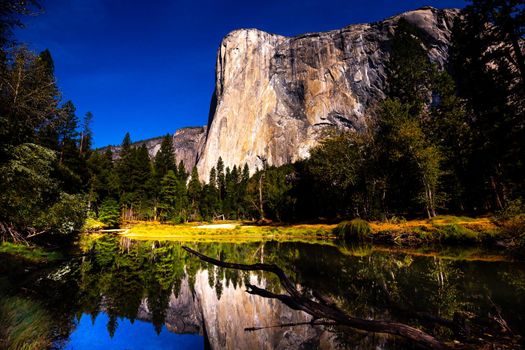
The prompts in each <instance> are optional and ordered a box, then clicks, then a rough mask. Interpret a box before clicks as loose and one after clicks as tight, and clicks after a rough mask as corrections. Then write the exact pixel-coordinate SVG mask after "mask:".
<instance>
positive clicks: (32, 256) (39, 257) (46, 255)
mask: <svg viewBox="0 0 525 350" xmlns="http://www.w3.org/2000/svg"><path fill="white" fill-rule="evenodd" d="M0 254H9V255H13V256H16V257H19V258H23V259H26V260H29V261H31V262H34V263H43V262H49V261H54V260H58V259H61V258H62V254H60V253H59V252H50V251H47V250H44V249H42V248H40V247H36V246H26V245H22V244H14V243H10V242H3V243H1V244H0Z"/></svg>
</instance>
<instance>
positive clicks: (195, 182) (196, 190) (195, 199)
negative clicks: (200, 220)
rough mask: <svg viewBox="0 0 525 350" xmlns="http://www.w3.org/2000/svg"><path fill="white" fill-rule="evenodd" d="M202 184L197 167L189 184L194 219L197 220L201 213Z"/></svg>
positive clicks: (192, 172) (189, 196)
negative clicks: (199, 212)
mask: <svg viewBox="0 0 525 350" xmlns="http://www.w3.org/2000/svg"><path fill="white" fill-rule="evenodd" d="M201 191H202V184H201V182H200V180H199V173H198V172H197V167H196V166H194V167H193V170H192V171H191V176H190V182H189V183H188V199H189V201H190V202H189V204H190V210H191V217H192V219H194V220H195V219H196V218H197V215H198V211H199V199H200V198H201Z"/></svg>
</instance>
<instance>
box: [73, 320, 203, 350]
mask: <svg viewBox="0 0 525 350" xmlns="http://www.w3.org/2000/svg"><path fill="white" fill-rule="evenodd" d="M109 322H110V320H109V316H108V315H107V314H106V313H100V314H99V315H98V316H97V317H96V319H94V320H93V319H92V317H90V316H89V315H87V314H84V315H82V317H81V318H80V320H79V321H78V324H77V326H76V329H75V331H74V332H73V333H72V334H71V336H70V337H69V342H68V343H67V344H66V345H65V347H64V349H66V350H96V349H129V350H131V349H143V350H146V349H166V350H168V349H202V348H203V347H204V338H203V337H202V336H199V335H193V334H176V333H173V332H168V331H167V329H165V328H164V329H163V331H162V332H160V333H159V335H158V336H156V337H152V336H151V332H152V331H153V328H152V325H151V323H149V322H144V321H138V320H137V321H134V322H131V321H130V320H128V319H121V320H119V321H118V329H115V332H113V333H111V334H110V333H108V331H107V330H106V325H107V324H108V323H109Z"/></svg>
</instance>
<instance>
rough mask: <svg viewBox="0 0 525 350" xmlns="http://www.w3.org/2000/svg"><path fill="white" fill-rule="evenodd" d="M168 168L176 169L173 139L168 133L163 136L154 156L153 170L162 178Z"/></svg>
mask: <svg viewBox="0 0 525 350" xmlns="http://www.w3.org/2000/svg"><path fill="white" fill-rule="evenodd" d="M169 170H172V171H174V172H176V171H177V163H176V161H175V155H174V153H173V140H172V138H171V136H170V135H169V134H167V135H166V136H164V138H163V139H162V143H161V144H160V149H159V151H158V152H157V155H156V156H155V171H156V174H157V176H158V177H159V178H163V177H164V175H166V174H167V172H168V171H169Z"/></svg>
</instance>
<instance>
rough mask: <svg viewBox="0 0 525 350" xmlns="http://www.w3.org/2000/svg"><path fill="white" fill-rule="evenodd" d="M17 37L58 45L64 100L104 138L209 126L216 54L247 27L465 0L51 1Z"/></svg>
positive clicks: (292, 25) (325, 25)
mask: <svg viewBox="0 0 525 350" xmlns="http://www.w3.org/2000/svg"><path fill="white" fill-rule="evenodd" d="M42 2H43V5H44V7H45V13H44V14H42V15H40V16H37V17H30V18H25V19H24V22H25V24H26V28H25V29H22V30H18V31H17V32H16V38H17V39H18V40H19V41H21V42H26V43H28V45H29V47H30V48H32V49H35V50H38V51H40V50H43V49H45V48H49V49H50V50H51V53H52V55H53V58H54V60H55V69H56V75H57V79H58V84H59V86H60V88H61V90H62V92H63V99H64V100H67V99H71V100H73V102H74V103H75V105H76V106H77V111H78V115H79V116H82V115H84V114H85V113H86V112H87V111H92V112H93V114H94V116H95V120H94V123H93V130H94V134H95V146H97V147H100V146H104V145H107V144H119V143H120V142H121V140H122V138H123V137H124V134H125V133H126V132H127V131H129V132H130V133H131V138H132V139H133V140H139V139H145V138H150V137H154V136H159V135H164V134H166V133H167V132H170V133H172V132H174V131H175V130H176V129H178V128H180V127H183V126H196V125H205V124H206V123H207V118H208V110H209V102H210V98H211V94H212V92H213V87H214V83H215V72H214V71H215V55H216V50H217V47H218V46H219V43H220V41H221V39H222V37H223V36H225V35H226V34H227V33H228V32H230V31H231V30H234V29H238V28H258V29H262V30H265V31H268V32H271V33H277V34H282V35H297V34H301V33H304V32H316V31H326V30H331V29H337V28H341V27H344V26H346V25H349V24H353V23H363V22H371V21H378V20H381V19H383V18H386V17H389V16H392V15H395V14H397V13H400V12H403V11H406V10H411V9H415V8H418V7H421V6H424V5H432V6H435V7H440V8H446V7H463V6H464V5H465V1H464V0H426V1H417V0H400V1H396V0H368V1H366V0H365V1H363V0H335V1H332V0H317V1H312V0H264V1H249V0H245V1H233V0H177V1H176V0H172V1H168V0H149V1H138V0H43V1H42Z"/></svg>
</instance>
